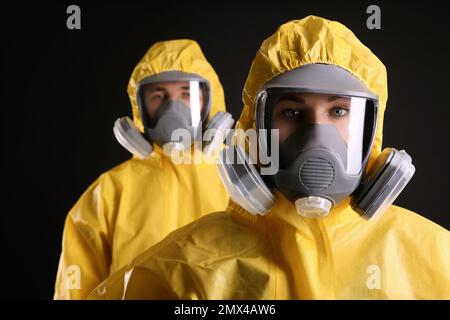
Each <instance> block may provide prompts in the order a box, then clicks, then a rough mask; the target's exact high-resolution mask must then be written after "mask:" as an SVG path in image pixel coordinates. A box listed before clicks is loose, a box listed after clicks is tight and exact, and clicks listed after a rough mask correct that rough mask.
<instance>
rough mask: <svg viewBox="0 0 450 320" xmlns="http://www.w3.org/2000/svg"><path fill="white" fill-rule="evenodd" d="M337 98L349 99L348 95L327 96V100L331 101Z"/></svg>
mask: <svg viewBox="0 0 450 320" xmlns="http://www.w3.org/2000/svg"><path fill="white" fill-rule="evenodd" d="M338 99H349V98H348V97H342V96H331V97H328V102H332V101H334V100H338Z"/></svg>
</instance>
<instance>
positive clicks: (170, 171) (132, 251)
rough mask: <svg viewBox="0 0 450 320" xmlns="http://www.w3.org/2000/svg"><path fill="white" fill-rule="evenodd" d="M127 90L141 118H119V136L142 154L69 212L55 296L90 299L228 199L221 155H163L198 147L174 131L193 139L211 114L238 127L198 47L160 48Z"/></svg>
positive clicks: (188, 43) (183, 43)
mask: <svg viewBox="0 0 450 320" xmlns="http://www.w3.org/2000/svg"><path fill="white" fill-rule="evenodd" d="M128 94H129V97H130V100H131V105H132V112H133V116H134V123H133V122H132V121H131V120H130V119H128V118H126V117H124V118H121V119H119V120H118V121H117V122H116V124H115V127H114V133H115V135H116V137H117V139H118V140H119V142H120V143H121V144H122V145H123V146H124V147H126V148H127V149H128V150H129V151H131V152H132V153H133V154H134V155H133V157H132V158H131V159H129V160H127V161H125V162H124V163H122V164H120V165H118V166H117V167H115V168H113V169H111V170H109V171H108V172H106V173H104V174H102V175H101V176H100V177H99V178H98V179H97V180H96V181H95V182H94V183H93V184H92V185H91V186H90V187H89V188H88V189H87V190H86V191H85V192H84V194H83V195H82V196H81V198H80V199H79V200H78V202H77V203H76V204H75V206H74V207H73V208H72V209H71V210H70V212H69V214H68V216H67V218H66V222H65V227H64V235H63V243H62V253H61V258H60V262H59V268H58V274H57V279H56V286H55V294H54V298H55V299H83V298H85V297H86V296H87V295H88V293H89V292H91V291H92V290H93V289H94V288H95V287H96V286H97V285H98V284H100V283H101V282H102V281H103V280H104V279H106V278H107V277H108V275H109V274H110V273H113V272H115V271H117V270H118V269H119V268H121V267H123V266H124V265H126V264H127V263H129V262H130V261H131V260H132V259H133V258H134V257H135V256H137V255H138V254H139V253H141V252H142V251H144V250H145V249H147V248H149V247H150V246H152V245H153V244H155V243H157V242H158V241H160V240H161V239H163V238H164V237H165V236H166V235H167V234H168V233H170V232H171V231H173V230H175V229H177V228H179V227H181V226H183V225H185V224H187V223H190V222H192V221H193V220H195V219H197V218H199V217H201V216H202V215H204V214H207V213H211V212H214V211H223V210H224V209H225V208H226V207H227V205H228V199H229V197H228V193H227V191H226V189H225V188H224V186H223V184H222V182H221V181H220V177H219V175H218V173H217V169H216V166H215V163H214V161H209V162H208V161H204V159H200V162H198V161H197V162H195V163H194V161H191V162H186V161H184V162H182V161H181V162H178V163H177V162H175V161H172V160H173V159H172V158H171V157H170V155H171V153H167V152H165V150H166V147H168V149H167V150H169V152H170V150H174V149H176V148H179V147H187V148H190V147H191V145H190V143H184V142H185V141H189V139H186V140H182V143H178V141H179V140H177V141H171V132H172V131H173V130H175V129H180V128H181V129H185V132H187V134H188V138H192V142H193V141H196V140H197V138H198V137H199V136H200V139H201V136H202V132H201V127H202V124H205V125H206V126H209V124H211V122H212V120H213V118H214V119H215V120H214V124H215V125H213V126H212V127H213V128H214V127H217V124H221V125H224V121H225V120H226V121H225V124H228V125H229V126H230V125H232V123H230V119H229V118H231V116H230V115H229V114H227V113H225V101H224V93H223V89H222V86H221V84H220V82H219V78H218V76H217V75H216V73H215V71H214V70H213V68H212V67H211V65H210V64H209V63H208V62H207V60H206V58H205V57H204V55H203V53H202V51H201V49H200V47H199V45H198V44H197V43H196V42H195V41H192V40H173V41H163V42H159V43H156V44H154V45H153V46H152V47H151V48H150V49H149V50H148V52H147V53H146V54H145V55H144V57H143V58H142V59H141V61H140V62H139V63H138V65H137V66H136V68H135V69H134V71H133V74H132V76H131V79H130V81H129V85H128ZM227 116H228V118H227ZM217 118H219V119H217ZM224 118H225V120H224ZM203 127H205V126H203ZM194 129H195V130H197V132H196V133H195V134H194ZM199 130H200V132H198V131H199ZM212 141H214V140H211V142H212ZM216 142H217V141H216ZM219 142H220V143H216V144H219V145H221V141H219ZM208 146H210V145H208ZM193 149H194V146H192V149H186V150H188V151H189V150H191V151H192V150H193ZM210 151H211V150H210ZM187 154H188V155H189V153H187ZM200 154H202V153H201V151H200ZM205 159H206V158H205Z"/></svg>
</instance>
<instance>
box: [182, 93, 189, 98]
mask: <svg viewBox="0 0 450 320" xmlns="http://www.w3.org/2000/svg"><path fill="white" fill-rule="evenodd" d="M181 97H182V98H189V97H190V94H189V92H183V93H182V94H181Z"/></svg>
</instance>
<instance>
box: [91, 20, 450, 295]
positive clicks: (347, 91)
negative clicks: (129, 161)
mask: <svg viewBox="0 0 450 320" xmlns="http://www.w3.org/2000/svg"><path fill="white" fill-rule="evenodd" d="M243 100H244V109H243V111H242V114H241V117H240V119H239V122H238V124H237V127H238V128H241V129H245V130H247V129H256V130H258V133H263V130H261V129H268V128H271V129H279V131H278V132H279V134H278V135H276V134H275V139H272V136H271V137H268V136H267V134H266V136H265V138H264V139H262V137H264V134H263V135H258V139H259V145H260V148H262V149H268V148H270V157H271V161H275V158H276V154H279V166H278V168H279V169H278V170H271V168H270V166H269V165H268V164H267V163H265V162H264V161H262V160H263V159H259V160H260V161H259V162H258V163H257V164H253V163H251V162H250V161H249V160H248V159H247V158H245V155H246V152H250V151H249V150H250V149H251V148H248V147H246V146H245V144H244V145H242V143H241V144H240V142H239V139H236V140H237V141H238V142H237V143H236V144H235V145H234V146H233V147H230V148H228V149H227V150H225V151H224V152H223V153H222V163H221V164H219V165H218V168H219V170H220V172H221V175H222V179H223V181H224V183H225V184H226V186H227V188H228V190H229V192H230V195H231V197H232V201H230V206H229V207H228V208H227V210H226V212H222V213H213V214H210V215H207V216H204V217H202V218H200V219H198V220H197V221H195V222H193V223H191V224H189V225H187V226H185V227H183V228H180V229H179V230H176V231H174V232H173V233H172V234H171V235H170V236H168V237H166V238H165V239H164V240H163V241H161V242H160V243H158V244H157V245H155V246H154V247H152V248H150V249H148V250H146V252H145V253H143V254H141V255H140V256H139V257H137V258H136V259H134V261H133V262H132V263H131V264H129V265H128V266H126V267H124V268H123V269H121V270H120V271H118V272H116V273H115V274H113V275H111V276H110V277H109V278H108V279H107V280H106V281H104V282H103V283H102V284H101V285H100V286H98V287H97V288H96V290H94V291H93V292H92V293H91V294H90V296H89V298H92V299H145V298H147V299H449V298H450V234H449V232H448V231H447V230H445V229H444V228H442V227H440V226H438V225H436V224H434V223H433V222H431V221H429V220H427V219H425V218H423V217H421V216H419V215H417V214H415V213H413V212H411V211H408V210H406V209H403V208H400V207H397V206H394V205H391V203H392V201H393V200H394V199H395V197H396V196H397V195H398V193H399V192H400V191H401V190H402V189H403V187H404V186H405V184H406V183H407V182H408V181H409V179H410V178H411V176H412V174H413V173H414V166H413V165H412V163H411V158H410V157H409V156H408V154H407V153H406V152H404V151H397V150H395V149H393V148H387V149H385V150H383V151H381V143H382V127H383V114H384V110H385V107H386V101H387V76H386V70H385V67H384V65H383V64H382V63H381V61H380V60H379V59H378V58H377V57H376V56H375V55H374V54H373V53H372V52H371V51H370V50H369V49H368V48H367V47H365V46H364V45H363V44H362V43H361V42H360V41H359V40H358V39H357V38H356V37H355V35H354V34H353V33H352V32H351V31H350V30H348V29H347V28H346V27H345V26H343V25H342V24H340V23H338V22H335V21H329V20H326V19H323V18H320V17H315V16H309V17H306V18H304V19H302V20H295V21H291V22H288V23H286V24H284V25H282V26H281V27H280V28H279V29H278V30H277V31H276V32H275V34H273V35H272V36H271V37H269V38H268V39H267V40H265V41H264V42H263V44H262V46H261V48H260V49H259V51H258V52H257V54H256V58H255V60H254V61H253V64H252V67H251V70H250V73H249V75H248V78H247V81H246V84H245V88H244V91H243ZM248 140H249V141H250V146H251V144H252V143H254V141H252V140H251V139H250V138H249V139H248ZM244 141H245V140H244ZM276 142H279V145H278V146H277V144H276ZM277 148H279V153H278V152H277V151H278V150H277ZM232 155H234V156H237V157H240V159H241V160H242V159H244V162H246V163H245V165H244V164H243V161H241V164H238V163H237V162H232V161H230V162H227V160H229V159H231V156H232ZM246 159H247V160H246Z"/></svg>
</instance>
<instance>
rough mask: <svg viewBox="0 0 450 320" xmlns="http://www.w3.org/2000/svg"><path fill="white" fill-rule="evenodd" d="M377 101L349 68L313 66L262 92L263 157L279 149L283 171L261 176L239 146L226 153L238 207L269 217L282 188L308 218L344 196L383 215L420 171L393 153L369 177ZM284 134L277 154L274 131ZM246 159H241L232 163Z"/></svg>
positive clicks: (258, 114) (368, 214)
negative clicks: (270, 136) (271, 134)
mask: <svg viewBox="0 0 450 320" xmlns="http://www.w3.org/2000/svg"><path fill="white" fill-rule="evenodd" d="M377 114H378V97H377V96H376V95H375V94H373V93H372V92H371V91H370V90H369V89H368V88H367V87H366V86H365V85H364V83H362V82H361V81H360V80H359V79H358V78H357V77H355V76H354V75H352V74H351V73H349V72H348V71H347V70H345V69H343V68H340V67H338V66H334V65H328V64H310V65H305V66H302V67H300V68H297V69H294V70H291V71H288V72H285V73H283V74H281V75H279V76H277V77H275V78H273V79H272V80H271V81H269V82H268V83H267V84H266V85H265V86H264V87H263V88H262V89H261V90H260V91H259V93H258V95H257V98H256V106H255V118H256V129H257V131H258V144H259V145H258V146H259V148H260V149H261V151H262V153H263V154H270V157H271V158H273V157H274V156H275V155H274V152H278V150H279V155H278V156H279V168H278V170H277V171H276V172H275V173H273V174H270V175H262V174H261V172H262V170H261V169H262V168H264V165H261V164H258V165H254V164H253V163H251V162H250V161H249V159H250V157H249V156H248V154H247V153H246V152H245V151H244V149H243V148H242V147H241V146H240V145H239V144H237V145H234V146H232V147H229V148H227V149H226V150H223V151H222V152H221V155H220V159H219V160H220V161H218V169H219V172H220V174H221V177H222V180H223V181H224V184H225V186H226V187H227V189H228V191H229V193H230V195H231V197H232V198H233V200H234V201H235V202H237V203H238V204H239V205H241V206H242V207H243V208H245V209H246V210H247V211H249V212H250V213H253V214H260V215H264V214H266V213H267V212H268V211H270V209H271V207H272V206H273V205H274V204H275V201H276V199H275V196H274V194H273V189H278V190H279V191H280V192H281V193H282V194H283V195H284V196H285V197H286V198H287V199H288V200H289V201H291V202H292V203H293V204H294V205H295V207H296V209H297V212H298V213H299V214H300V215H302V216H304V217H308V218H319V217H324V216H327V215H328V214H329V212H330V211H331V210H332V208H333V207H335V206H336V205H338V204H339V203H340V202H342V201H343V200H344V199H345V198H347V197H349V196H350V198H351V201H350V203H351V206H352V208H353V209H354V210H355V211H356V212H358V213H359V214H360V215H361V216H362V217H364V218H366V219H369V218H373V217H376V216H378V215H380V214H381V213H383V212H384V211H385V209H386V208H387V207H388V206H389V205H391V204H392V203H393V201H394V200H395V199H396V198H397V197H398V195H399V194H400V192H401V191H402V190H403V189H404V187H405V186H406V184H407V183H408V182H409V180H410V179H411V177H412V176H413V174H414V172H415V168H414V165H413V164H412V162H411V157H410V156H409V155H408V154H407V153H406V152H405V151H403V150H402V151H398V150H396V149H393V148H386V149H384V150H383V152H382V153H381V154H380V156H379V157H378V158H377V160H376V161H375V164H374V165H373V166H372V168H371V170H370V171H369V172H366V171H365V169H366V165H367V162H368V159H369V156H370V151H371V149H372V146H373V142H374V138H375V132H376V125H377ZM268 129H269V130H270V129H278V130H279V137H280V139H279V140H278V141H276V142H279V145H278V146H277V148H274V146H273V145H272V144H273V143H274V142H273V141H271V142H270V143H269V139H268V135H267V132H268V131H267V130H268ZM234 159H240V161H233V160H234Z"/></svg>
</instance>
